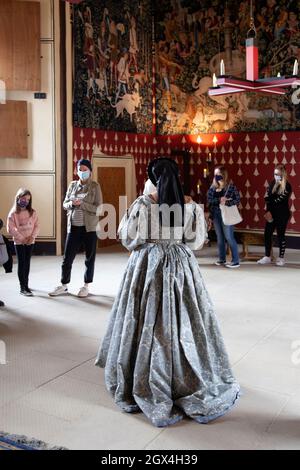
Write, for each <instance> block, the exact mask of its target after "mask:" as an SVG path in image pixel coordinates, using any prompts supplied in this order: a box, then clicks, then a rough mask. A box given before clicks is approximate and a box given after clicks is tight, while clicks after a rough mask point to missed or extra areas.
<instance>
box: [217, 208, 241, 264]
mask: <svg viewBox="0 0 300 470" xmlns="http://www.w3.org/2000/svg"><path fill="white" fill-rule="evenodd" d="M213 223H214V228H215V232H216V235H217V242H218V251H219V260H220V261H226V241H227V243H228V244H229V246H230V249H231V253H232V263H234V264H236V263H237V264H239V262H240V259H239V250H238V245H237V242H236V239H235V237H234V225H224V224H223V220H222V216H221V211H220V212H217V213H215V214H214V218H213Z"/></svg>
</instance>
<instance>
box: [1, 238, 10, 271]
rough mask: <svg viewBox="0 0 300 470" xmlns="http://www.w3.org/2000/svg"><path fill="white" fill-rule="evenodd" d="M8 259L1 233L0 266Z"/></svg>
mask: <svg viewBox="0 0 300 470" xmlns="http://www.w3.org/2000/svg"><path fill="white" fill-rule="evenodd" d="M8 259H9V256H8V253H7V248H6V243H5V241H4V240H3V237H2V235H0V266H3V265H4V264H5V263H7V261H8Z"/></svg>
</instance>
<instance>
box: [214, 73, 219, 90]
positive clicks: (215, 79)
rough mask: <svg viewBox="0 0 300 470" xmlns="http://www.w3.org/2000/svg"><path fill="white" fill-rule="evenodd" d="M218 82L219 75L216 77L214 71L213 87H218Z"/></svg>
mask: <svg viewBox="0 0 300 470" xmlns="http://www.w3.org/2000/svg"><path fill="white" fill-rule="evenodd" d="M217 86H218V84H217V77H216V74H215V73H214V74H213V87H214V88H217Z"/></svg>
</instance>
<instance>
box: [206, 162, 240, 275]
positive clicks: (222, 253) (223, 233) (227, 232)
mask: <svg viewBox="0 0 300 470" xmlns="http://www.w3.org/2000/svg"><path fill="white" fill-rule="evenodd" d="M207 202H208V208H209V218H210V220H211V221H212V222H213V225H214V229H215V232H216V236H217V243H218V252H219V259H218V261H216V263H215V264H216V265H217V266H226V267H227V268H239V267H240V259H239V251H238V245H237V242H236V239H235V237H234V225H235V224H237V223H239V222H241V220H242V218H241V216H240V215H239V212H238V209H237V206H238V204H239V203H240V195H239V192H238V190H237V188H236V186H235V185H234V184H233V183H232V181H230V182H229V181H228V172H227V170H226V168H225V167H224V166H219V167H216V168H215V171H214V179H213V182H212V185H211V187H210V188H209V190H208V193H207ZM231 212H233V213H232V214H231ZM226 242H227V243H228V244H229V246H230V249H231V254H232V260H231V262H230V263H226Z"/></svg>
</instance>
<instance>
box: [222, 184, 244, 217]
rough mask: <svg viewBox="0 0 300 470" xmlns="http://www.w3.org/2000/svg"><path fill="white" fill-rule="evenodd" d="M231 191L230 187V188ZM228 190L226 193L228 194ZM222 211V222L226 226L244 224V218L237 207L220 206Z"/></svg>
mask: <svg viewBox="0 0 300 470" xmlns="http://www.w3.org/2000/svg"><path fill="white" fill-rule="evenodd" d="M228 189H229V186H228ZM228 189H227V191H226V193H225V196H224V197H226V194H227V192H228ZM220 210H221V215H222V220H223V224H224V225H236V224H239V223H240V222H242V220H243V217H242V216H241V214H240V212H239V210H238V208H237V205H234V206H226V204H220Z"/></svg>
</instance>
